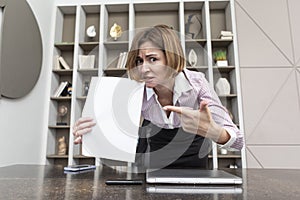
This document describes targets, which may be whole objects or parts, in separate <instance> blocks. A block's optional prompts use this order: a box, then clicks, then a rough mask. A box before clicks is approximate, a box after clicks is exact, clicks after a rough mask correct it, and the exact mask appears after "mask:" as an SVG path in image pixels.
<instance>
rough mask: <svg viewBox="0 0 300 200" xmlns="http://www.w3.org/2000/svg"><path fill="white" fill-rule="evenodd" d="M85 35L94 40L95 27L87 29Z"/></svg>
mask: <svg viewBox="0 0 300 200" xmlns="http://www.w3.org/2000/svg"><path fill="white" fill-rule="evenodd" d="M86 35H87V36H88V37H89V38H94V37H95V36H96V35H97V33H96V27H95V26H94V25H92V26H89V27H88V28H87V29H86Z"/></svg>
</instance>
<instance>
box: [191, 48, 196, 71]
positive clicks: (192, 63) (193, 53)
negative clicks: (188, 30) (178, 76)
mask: <svg viewBox="0 0 300 200" xmlns="http://www.w3.org/2000/svg"><path fill="white" fill-rule="evenodd" d="M189 63H190V65H191V67H195V66H196V64H197V54H196V52H195V51H194V49H191V50H190V53H189Z"/></svg>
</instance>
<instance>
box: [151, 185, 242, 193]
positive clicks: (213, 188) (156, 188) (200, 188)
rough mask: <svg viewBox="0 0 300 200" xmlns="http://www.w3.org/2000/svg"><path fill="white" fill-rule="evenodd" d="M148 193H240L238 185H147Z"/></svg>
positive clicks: (240, 189)
mask: <svg viewBox="0 0 300 200" xmlns="http://www.w3.org/2000/svg"><path fill="white" fill-rule="evenodd" d="M146 189H147V192H148V193H159V194H241V193H243V189H242V188H241V187H239V186H238V185H225V186H224V185H222V186H219V185H209V186H208V185H150V186H149V185H148V186H147V187H146Z"/></svg>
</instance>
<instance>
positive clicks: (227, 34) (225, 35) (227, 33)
mask: <svg viewBox="0 0 300 200" xmlns="http://www.w3.org/2000/svg"><path fill="white" fill-rule="evenodd" d="M218 38H220V39H223V40H232V38H233V33H232V32H231V31H221V32H220V35H219V37H218Z"/></svg>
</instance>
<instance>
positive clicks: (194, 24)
mask: <svg viewBox="0 0 300 200" xmlns="http://www.w3.org/2000/svg"><path fill="white" fill-rule="evenodd" d="M200 18H201V16H200V15H198V14H191V15H189V16H188V19H187V22H186V23H185V34H186V35H188V36H191V38H192V39H196V38H198V37H199V36H200V33H201V30H202V23H201V21H200Z"/></svg>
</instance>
